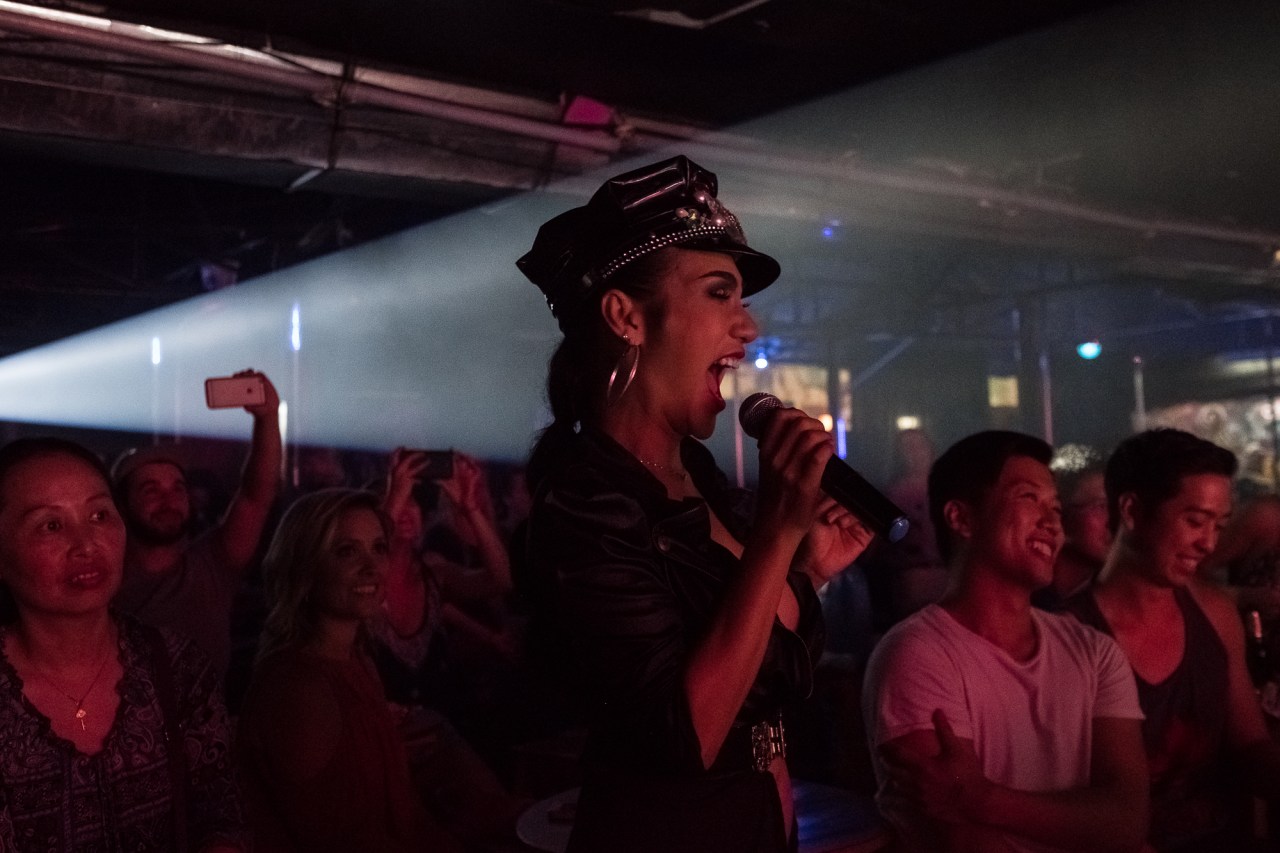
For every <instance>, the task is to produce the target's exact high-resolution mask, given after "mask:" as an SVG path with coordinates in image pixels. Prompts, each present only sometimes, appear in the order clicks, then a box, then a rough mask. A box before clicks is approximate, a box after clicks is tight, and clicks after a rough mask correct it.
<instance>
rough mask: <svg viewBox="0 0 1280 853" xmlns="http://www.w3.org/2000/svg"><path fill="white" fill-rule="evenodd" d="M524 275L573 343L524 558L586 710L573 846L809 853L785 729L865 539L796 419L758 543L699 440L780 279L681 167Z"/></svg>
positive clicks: (771, 434) (648, 174) (559, 224)
mask: <svg viewBox="0 0 1280 853" xmlns="http://www.w3.org/2000/svg"><path fill="white" fill-rule="evenodd" d="M518 265H519V267H520V269H521V271H522V272H524V274H525V275H526V276H528V277H529V278H530V279H531V280H532V281H533V282H534V283H535V284H536V285H538V287H539V288H540V289H541V290H542V292H543V293H544V294H545V295H546V297H547V301H548V303H549V304H550V306H551V309H552V313H553V314H554V315H555V316H556V318H557V319H558V321H559V324H560V328H561V330H562V331H563V332H564V341H563V342H562V343H561V345H560V347H559V349H558V350H557V351H556V353H555V355H554V356H553V357H552V359H551V365H550V375H549V377H548V380H547V393H548V397H549V400H550V404H551V409H552V414H553V416H554V422H553V423H552V424H551V426H550V427H548V428H547V430H546V431H545V432H544V433H543V435H542V436H541V438H540V439H539V441H538V443H537V445H536V447H535V448H534V452H533V455H532V458H531V460H530V465H529V480H530V487H531V489H532V491H533V495H534V498H533V507H532V512H531V515H530V519H529V526H528V538H527V548H528V553H527V559H528V568H529V571H530V573H531V576H532V583H533V589H534V594H535V597H536V599H537V602H536V606H537V608H538V610H539V613H538V615H537V618H538V619H539V620H540V621H541V622H542V624H543V626H544V627H549V628H550V629H552V630H553V631H554V633H555V635H556V643H555V645H554V648H556V649H557V650H559V651H560V652H561V653H562V654H563V655H564V657H565V659H566V660H565V662H566V663H567V664H568V665H569V667H571V668H572V669H573V671H574V673H575V675H576V677H577V680H578V683H579V684H580V685H581V686H582V687H583V688H584V689H585V690H586V692H587V695H588V696H589V697H590V700H591V702H590V704H591V709H590V716H591V723H590V732H589V737H588V744H587V748H586V753H585V755H584V762H585V764H586V779H585V783H584V785H583V789H582V794H581V798H580V800H579V803H578V809H577V818H576V822H575V826H574V831H573V835H572V838H571V841H570V848H569V849H570V850H571V851H610V853H627V851H652V850H663V851H669V852H670V851H695V850H696V851H734V853H750V851H784V850H787V849H789V848H792V849H794V846H795V844H796V834H795V822H794V816H793V810H792V801H791V781H790V777H789V774H788V771H787V764H786V760H785V745H784V744H785V735H784V730H783V726H782V722H781V716H780V714H781V712H782V710H783V709H784V708H785V707H786V705H787V704H788V703H789V702H791V701H792V700H794V699H797V698H800V697H803V696H805V695H807V694H808V693H809V691H810V690H811V688H812V669H813V665H814V663H815V662H816V661H817V658H818V655H819V653H820V651H821V641H822V624H821V615H820V609H819V606H818V600H817V596H816V594H815V585H820V584H822V583H824V582H825V581H826V580H827V579H828V578H829V577H831V575H832V574H834V573H835V572H836V571H838V570H839V569H841V568H843V567H845V566H846V565H848V564H849V563H850V562H851V561H852V560H853V558H854V557H855V556H856V555H857V554H858V553H859V552H860V551H861V549H862V548H863V547H864V546H865V544H866V542H867V540H868V539H869V538H870V534H869V533H868V532H867V531H866V530H865V529H864V528H863V527H862V526H861V525H860V524H858V523H857V522H856V521H855V520H854V518H853V517H852V516H851V515H849V514H848V513H847V512H846V511H844V510H842V509H841V508H839V507H838V506H836V505H835V504H834V502H832V501H830V500H828V499H825V498H823V497H822V495H821V493H820V491H819V488H818V483H819V480H820V477H821V474H822V469H823V466H824V465H825V464H826V462H827V460H828V459H829V458H830V457H831V453H832V443H831V439H830V436H829V435H828V434H827V433H826V432H825V431H824V430H823V427H822V425H821V423H820V422H819V421H817V420H815V419H813V418H810V417H808V416H806V415H805V414H804V413H803V412H800V411H797V410H795V409H782V410H779V411H778V412H776V413H775V414H774V415H773V416H772V417H771V419H770V422H769V423H768V425H767V428H766V430H765V434H764V437H763V439H762V440H761V442H760V492H759V495H758V496H757V510H756V514H755V518H754V523H753V524H752V523H748V519H747V517H746V515H745V514H744V512H743V509H744V506H745V498H746V497H747V496H746V495H744V494H742V493H740V492H738V491H736V490H734V489H731V488H729V487H728V485H727V484H726V482H725V478H724V476H723V475H722V474H721V473H720V471H719V470H718V469H717V468H716V466H715V462H714V460H713V459H712V457H711V455H710V453H709V452H708V451H707V450H706V449H705V448H704V447H703V446H702V445H701V444H699V443H698V441H697V439H705V438H707V437H709V436H710V435H711V433H712V431H713V429H714V427H715V420H716V416H717V415H718V414H719V412H720V411H721V410H723V409H724V408H725V401H724V398H723V397H722V395H721V393H720V383H721V380H722V379H723V377H724V374H725V373H726V371H728V370H730V369H733V368H734V367H736V366H737V364H738V362H739V361H740V360H741V359H742V358H743V356H744V354H745V348H746V345H747V344H748V343H749V342H750V341H751V340H753V339H754V338H755V337H756V335H757V328H756V324H755V321H754V320H752V318H751V315H750V314H749V313H748V312H747V310H746V304H745V303H744V302H743V297H744V296H749V295H751V294H753V293H755V292H757V291H759V290H761V289H762V288H764V287H765V286H767V285H769V284H770V283H772V281H773V280H774V279H775V278H776V277H777V275H778V271H779V268H778V264H777V262H776V261H774V260H773V259H772V258H770V257H768V256H766V255H763V254H761V253H759V252H757V251H755V250H754V249H751V248H750V247H748V245H747V243H746V239H745V237H744V235H743V233H742V229H741V226H740V225H739V224H738V220H737V218H736V217H734V216H733V214H732V213H730V212H729V211H728V210H727V209H725V207H724V206H723V205H722V204H721V203H720V202H719V201H718V199H717V198H716V179H715V176H714V175H713V174H711V173H710V172H707V171H706V170H704V169H702V168H700V167H699V166H697V165H696V164H694V163H692V162H690V161H689V160H688V159H686V158H684V157H676V158H673V159H671V160H667V161H664V162H662V163H657V164H654V165H653V166H649V167H646V168H644V169H639V170H636V171H634V172H630V173H627V174H625V175H620V176H618V177H617V178H614V179H613V180H611V181H609V182H607V183H606V184H605V185H604V186H603V187H602V188H601V189H600V190H599V191H598V192H597V193H596V194H595V195H594V196H593V197H592V199H591V200H590V201H589V202H588V203H587V204H586V205H585V206H584V207H579V208H575V209H573V210H570V211H568V212H566V213H564V214H561V215H560V216H557V217H556V218H554V219H552V220H550V221H549V222H547V223H546V224H544V225H543V226H542V228H541V230H540V231H539V233H538V237H537V240H536V241H535V243H534V246H533V249H532V250H531V251H530V252H529V253H528V254H526V255H525V256H524V257H523V258H521V259H520V261H519V262H518Z"/></svg>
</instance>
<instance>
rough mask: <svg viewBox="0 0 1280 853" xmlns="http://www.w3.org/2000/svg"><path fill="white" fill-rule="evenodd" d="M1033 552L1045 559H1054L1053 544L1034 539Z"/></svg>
mask: <svg viewBox="0 0 1280 853" xmlns="http://www.w3.org/2000/svg"><path fill="white" fill-rule="evenodd" d="M1031 550H1032V551H1034V552H1035V553H1037V554H1039V555H1040V556H1041V557H1044V558H1045V559H1046V560H1052V559H1053V543H1052V542H1046V541H1045V540H1043V539H1032V540H1031Z"/></svg>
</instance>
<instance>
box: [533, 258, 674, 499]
mask: <svg viewBox="0 0 1280 853" xmlns="http://www.w3.org/2000/svg"><path fill="white" fill-rule="evenodd" d="M670 252H671V250H670V249H665V250H662V251H659V252H654V253H653V254H650V255H646V256H644V257H642V258H640V259H638V260H636V261H633V262H632V263H630V264H628V265H627V266H625V267H623V268H622V269H621V270H619V271H618V272H617V273H615V274H614V275H613V276H611V277H610V278H609V280H608V282H606V283H605V284H602V285H601V286H600V287H598V288H597V291H598V292H596V293H593V294H590V295H589V296H588V297H587V299H586V301H585V302H584V303H583V304H582V305H581V306H579V307H578V309H577V314H576V315H575V316H574V317H573V319H572V320H571V321H570V322H567V323H565V324H564V326H565V336H564V340H562V341H561V342H560V345H559V346H558V347H556V351H555V352H554V353H553V354H552V355H551V360H550V362H549V363H548V365H547V405H548V406H549V407H550V409H551V418H552V420H551V425H550V426H548V427H547V428H546V429H544V430H543V431H542V432H541V433H540V434H539V436H538V440H537V441H536V442H535V443H534V446H533V452H532V453H531V454H530V456H529V464H528V467H527V469H526V472H525V473H526V479H527V481H528V485H529V491H530V492H535V491H537V489H538V485H539V483H541V482H542V480H543V478H544V477H546V475H547V474H549V473H550V472H551V471H553V470H555V468H556V467H558V465H559V464H560V463H561V462H563V461H564V460H565V459H566V457H567V455H568V453H569V451H570V449H571V447H572V445H573V439H574V436H575V435H576V434H577V432H578V430H579V429H580V428H581V427H583V426H590V425H592V424H594V423H596V422H598V421H599V419H600V416H601V414H602V413H603V412H604V405H605V404H604V396H605V388H606V386H607V385H608V383H609V373H610V372H611V371H612V370H613V368H614V365H616V364H617V363H618V359H619V358H621V357H622V354H623V352H624V351H625V350H626V348H627V345H626V344H625V343H623V342H622V341H621V340H619V339H618V337H617V336H616V335H614V334H613V332H611V331H610V330H609V327H608V325H607V324H606V323H605V321H604V316H603V315H602V314H601V313H600V300H601V299H602V298H603V296H604V294H605V293H607V292H608V291H610V290H619V291H622V292H623V293H625V294H627V295H628V296H630V297H631V298H632V299H634V300H635V301H636V302H638V303H639V304H640V305H641V306H642V310H643V311H644V312H645V319H646V320H647V321H648V322H650V323H656V322H657V321H658V320H659V318H660V317H661V313H662V312H661V305H660V304H659V300H658V292H659V290H660V289H661V283H662V278H663V276H664V275H665V274H666V272H667V270H668V269H669V267H670Z"/></svg>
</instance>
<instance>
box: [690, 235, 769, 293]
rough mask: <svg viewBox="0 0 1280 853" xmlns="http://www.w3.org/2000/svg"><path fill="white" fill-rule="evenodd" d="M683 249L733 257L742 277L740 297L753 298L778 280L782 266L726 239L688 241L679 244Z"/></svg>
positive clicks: (747, 247) (714, 238) (763, 254)
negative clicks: (701, 250) (719, 253)
mask: <svg viewBox="0 0 1280 853" xmlns="http://www.w3.org/2000/svg"><path fill="white" fill-rule="evenodd" d="M680 247H681V248H684V249H705V250H707V251H712V252H724V253H725V254H727V255H732V256H733V261H734V263H735V264H737V266H738V273H739V274H740V275H741V276H742V295H743V296H753V295H755V294H757V293H759V292H760V291H762V290H764V289H765V288H766V287H768V286H769V285H771V284H773V283H774V282H775V281H777V280H778V276H779V275H781V274H782V265H781V264H779V263H778V262H777V261H775V260H774V259H773V258H771V257H769V256H768V255H766V254H765V253H764V252H757V251H756V250H755V249H752V248H751V247H750V246H744V245H742V244H741V243H738V242H737V241H735V240H730V239H728V238H726V237H712V238H707V239H700V240H690V241H689V242H687V243H681V244H680Z"/></svg>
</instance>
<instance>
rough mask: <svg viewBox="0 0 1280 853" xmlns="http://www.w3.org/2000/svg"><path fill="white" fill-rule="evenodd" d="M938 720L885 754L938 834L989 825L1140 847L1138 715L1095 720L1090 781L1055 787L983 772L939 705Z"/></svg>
mask: <svg viewBox="0 0 1280 853" xmlns="http://www.w3.org/2000/svg"><path fill="white" fill-rule="evenodd" d="M934 727H935V728H934V731H933V732H928V731H924V732H914V733H912V734H910V735H904V736H903V737H900V738H897V739H895V740H893V741H891V742H889V743H887V744H885V745H884V746H883V747H882V753H881V757H882V759H883V761H884V765H885V768H886V772H887V779H888V784H889V787H890V789H891V790H892V791H893V792H894V793H895V794H896V795H897V796H898V797H900V798H901V800H902V801H903V803H904V804H905V805H906V807H907V808H909V809H914V810H916V811H917V812H918V813H919V814H920V815H921V816H922V817H924V818H925V819H926V820H929V821H933V822H935V823H936V824H937V826H936V827H935V832H937V833H939V835H940V837H942V838H948V837H950V838H951V839H952V843H956V844H959V843H960V842H959V841H958V839H964V840H965V841H969V840H971V839H972V835H970V832H971V831H972V830H971V828H972V829H977V830H979V831H980V830H982V829H991V830H999V831H1002V832H1006V833H1010V834H1012V835H1017V836H1021V837H1024V838H1027V839H1030V840H1033V841H1039V842H1042V843H1045V844H1052V845H1055V846H1058V847H1063V848H1065V849H1069V850H1096V851H1100V853H1101V851H1117V853H1119V851H1136V850H1140V849H1141V848H1142V844H1143V841H1144V839H1145V837H1146V831H1147V808H1148V782H1147V775H1146V757H1145V755H1144V753H1143V750H1142V737H1141V723H1140V721H1138V720H1129V719H1116V718H1098V719H1095V720H1094V722H1093V749H1092V752H1091V756H1090V760H1091V765H1090V766H1091V774H1090V780H1089V784H1088V785H1087V786H1085V787H1081V788H1076V789H1072V790H1068V791H1053V792H1029V791H1018V790H1014V789H1012V788H1007V787H1005V786H1003V785H998V784H996V783H995V782H992V781H991V780H989V779H987V778H986V776H985V775H983V772H982V767H981V764H980V762H979V760H978V756H977V754H976V753H975V752H974V748H973V741H971V740H969V739H967V738H960V737H957V736H956V734H955V733H954V732H953V731H952V729H951V725H950V723H949V722H948V721H947V718H946V715H945V714H943V713H942V712H941V711H938V712H935V714H934ZM930 739H932V742H930ZM962 849H963V847H962Z"/></svg>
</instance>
